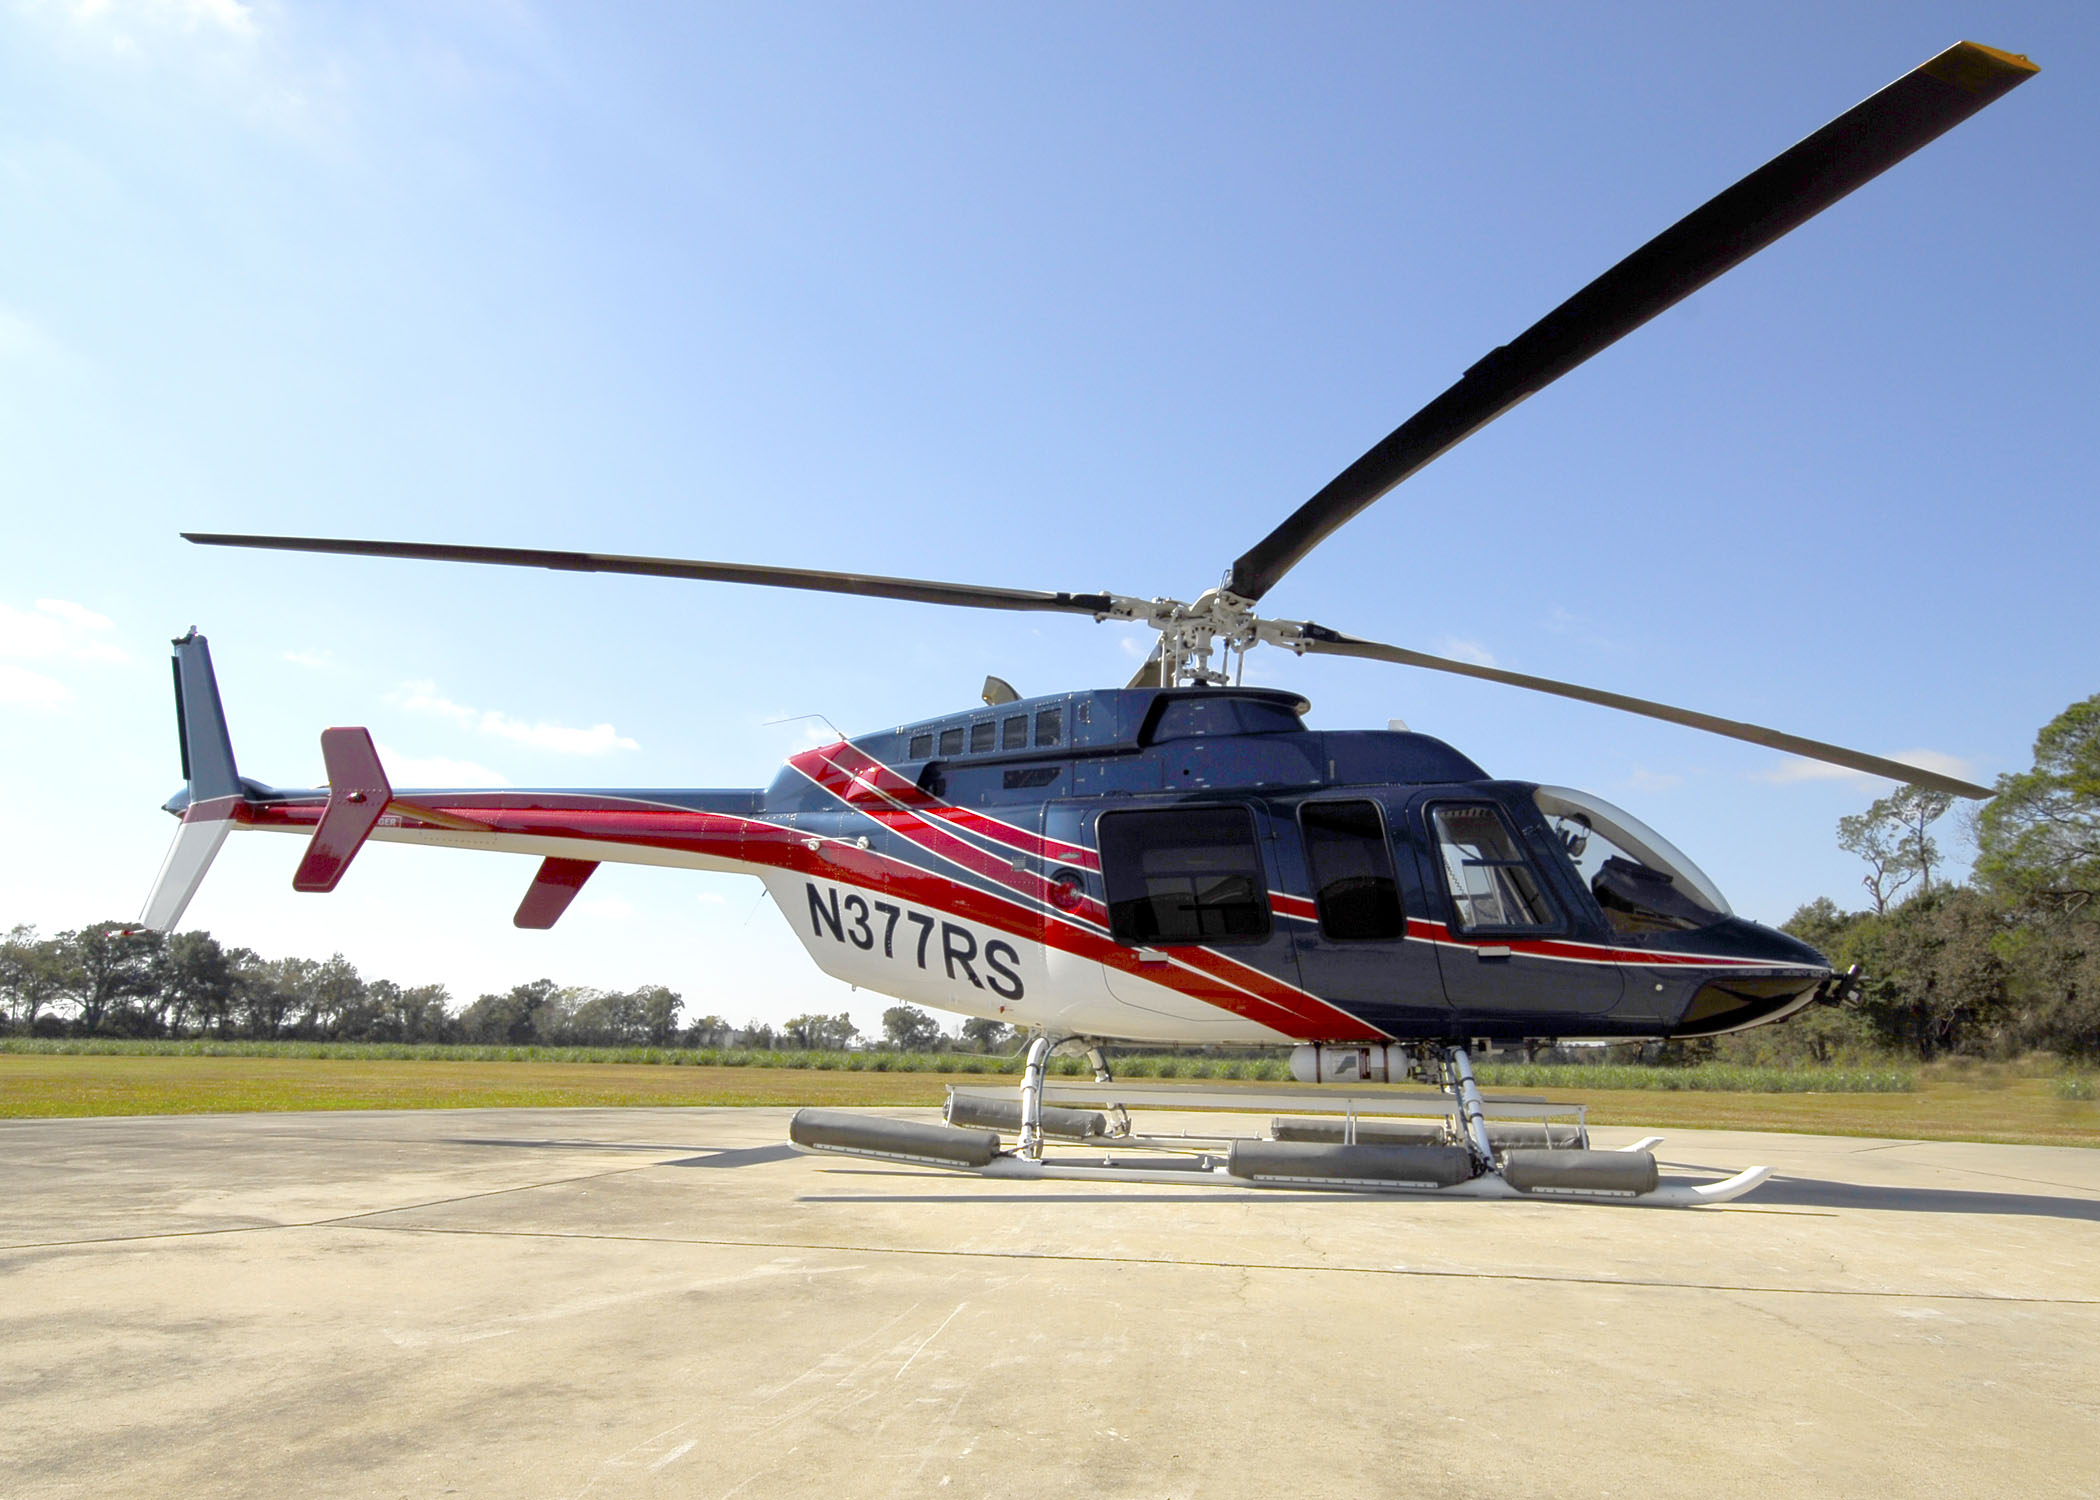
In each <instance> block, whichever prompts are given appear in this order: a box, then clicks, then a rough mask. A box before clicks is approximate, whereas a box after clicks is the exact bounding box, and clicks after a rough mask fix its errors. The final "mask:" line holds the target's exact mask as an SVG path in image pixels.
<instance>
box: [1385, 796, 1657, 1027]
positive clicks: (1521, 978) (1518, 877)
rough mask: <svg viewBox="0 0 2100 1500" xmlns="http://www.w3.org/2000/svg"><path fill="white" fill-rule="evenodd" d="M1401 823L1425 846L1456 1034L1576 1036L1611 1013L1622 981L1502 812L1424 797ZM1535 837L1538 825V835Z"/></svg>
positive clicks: (1495, 805) (1488, 805)
mask: <svg viewBox="0 0 2100 1500" xmlns="http://www.w3.org/2000/svg"><path fill="white" fill-rule="evenodd" d="M1408 812H1409V817H1410V819H1411V821H1413V822H1414V823H1415V825H1416V830H1417V831H1418V834H1419V836H1421V837H1423V838H1424V840H1425V845H1424V847H1425V850H1426V852H1427V855H1428V858H1427V863H1428V864H1429V865H1430V867H1431V876H1432V878H1433V879H1434V881H1435V882H1436V886H1437V890H1436V895H1437V898H1438V900H1437V905H1438V907H1439V908H1440V909H1439V910H1437V911H1436V912H1434V913H1433V917H1434V920H1436V921H1437V922H1439V923H1440V924H1442V926H1443V928H1444V932H1443V933H1442V934H1440V939H1441V940H1440V941H1439V943H1438V946H1437V957H1438V960H1439V962H1440V964H1441V967H1442V969H1443V975H1444V993H1445V995H1446V996H1448V997H1449V999H1450V1001H1451V1004H1452V1007H1453V1008H1454V1010H1455V1011H1456V1012H1457V1014H1456V1015H1454V1016H1453V1017H1452V1023H1453V1025H1454V1026H1455V1027H1456V1028H1457V1029H1458V1030H1459V1031H1460V1032H1461V1033H1464V1034H1469V1035H1479V1036H1495V1037H1501V1038H1504V1039H1509V1040H1514V1039H1516V1038H1517V1037H1518V1036H1556V1035H1562V1034H1575V1035H1579V1034H1580V1030H1581V1025H1582V1022H1583V1021H1584V1020H1585V1019H1588V1018H1601V1017H1603V1016H1606V1015H1608V1014H1610V1012H1611V1010H1612V1008H1613V1007H1614V1006H1616V1005H1617V1004H1618V1003H1619V1000H1620V997H1621V995H1622V994H1623V992H1624V988H1625V979H1624V976H1623V975H1622V974H1621V973H1620V970H1619V966H1618V964H1616V963H1615V962H1613V961H1612V958H1611V956H1610V954H1609V953H1608V952H1607V951H1605V950H1602V949H1599V948H1598V947H1596V946H1595V945H1594V944H1591V943H1587V942H1584V941H1582V939H1583V938H1584V937H1586V936H1587V934H1586V933H1584V932H1581V931H1579V930H1578V926H1577V924H1576V922H1575V921H1574V919H1573V918H1572V916H1571V914H1570V913H1569V911H1568V909H1567V907H1568V902H1567V896H1566V893H1565V892H1564V891H1562V890H1561V889H1559V887H1558V884H1557V883H1556V882H1554V881H1552V880H1550V879H1549V878H1548V877H1547V875H1546V873H1545V871H1544V868H1543V865H1542V862H1541V861H1540V859H1539V858H1538V856H1537V855H1536V853H1535V852H1534V851H1533V850H1532V848H1531V847H1530V843H1529V841H1528V840H1527V839H1526V838H1525V837H1524V836H1523V835H1524V834H1525V833H1526V832H1532V831H1535V830H1531V829H1530V827H1529V824H1530V822H1531V821H1532V820H1530V819H1527V820H1526V826H1525V827H1524V828H1521V829H1520V828H1519V826H1518V823H1517V821H1516V820H1515V819H1514V818H1513V817H1512V816H1511V813H1510V810H1509V809H1508V808H1507V807H1505V806H1503V805H1502V804H1501V803H1500V802H1497V801H1494V800H1492V799H1489V798H1485V797H1452V796H1450V795H1448V794H1444V795H1439V794H1430V795H1428V796H1425V797H1422V798H1420V799H1418V800H1417V801H1416V802H1415V803H1413V804H1412V805H1411V806H1410V807H1409V809H1408ZM1536 831H1537V832H1539V833H1540V836H1543V825H1541V829H1540V830H1536Z"/></svg>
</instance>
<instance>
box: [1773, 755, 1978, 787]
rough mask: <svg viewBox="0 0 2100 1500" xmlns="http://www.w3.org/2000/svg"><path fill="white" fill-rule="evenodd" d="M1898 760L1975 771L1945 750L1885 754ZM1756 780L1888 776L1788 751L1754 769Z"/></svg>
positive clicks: (1924, 767) (1882, 780)
mask: <svg viewBox="0 0 2100 1500" xmlns="http://www.w3.org/2000/svg"><path fill="white" fill-rule="evenodd" d="M1888 758H1889V759H1890V760H1900V761H1902V762H1903V763H1904V764H1905V765H1909V766H1916V767H1917V768H1918V769H1919V770H1921V771H1938V772H1939V773H1940V774H1941V775H1943V776H1959V777H1961V778H1963V779H1964V780H1967V779H1971V778H1973V777H1974V775H1975V771H1974V768H1973V763H1972V762H1971V761H1969V760H1967V759H1965V758H1964V757H1962V756H1959V755H1949V754H1948V753H1947V752H1946V751H1944V750H1898V751H1896V752H1894V753H1893V754H1891V755H1890V756H1889V757H1888ZM1754 774H1755V775H1756V777H1757V779H1758V780H1759V781H1770V782H1775V783H1777V784H1779V785H1781V786H1786V785H1791V784H1793V783H1796V782H1804V781H1852V782H1857V783H1859V784H1861V785H1868V784H1875V785H1887V784H1888V778H1887V777H1885V776H1875V775H1872V774H1870V773H1868V772H1866V771H1855V770H1853V769H1852V768H1851V767H1850V766H1834V765H1832V764H1830V762H1829V761H1825V760H1808V759H1805V758H1803V757H1801V756H1798V755H1790V756H1788V757H1787V758H1786V759H1785V760H1783V761H1781V762H1780V763H1779V764H1778V765H1776V766H1774V767H1772V769H1770V770H1769V771H1758V772H1756V773H1754Z"/></svg>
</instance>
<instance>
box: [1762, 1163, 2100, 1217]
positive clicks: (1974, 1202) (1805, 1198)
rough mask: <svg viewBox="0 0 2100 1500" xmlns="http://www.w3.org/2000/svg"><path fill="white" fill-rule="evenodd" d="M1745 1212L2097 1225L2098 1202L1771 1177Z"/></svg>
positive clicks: (2027, 1195) (2032, 1194)
mask: <svg viewBox="0 0 2100 1500" xmlns="http://www.w3.org/2000/svg"><path fill="white" fill-rule="evenodd" d="M1744 1206H1745V1207H1749V1208H1825V1209H1867V1210H1871V1211H1876V1212H1893V1213H1913V1214H1995V1215H2011V1216H2021V1217H2029V1218H2044V1219H2084V1220H2087V1221H2089V1222H2092V1223H2100V1198H2066V1197H2060V1196H2057V1195H2054V1194H2049V1193H1993V1192H1979V1191H1976V1190H1974V1189H1970V1188H1924V1187H1888V1186H1883V1185H1880V1184H1875V1183H1865V1182H1832V1181H1830V1180H1829V1179H1827V1178H1821V1177H1781V1176H1778V1175H1776V1174H1775V1175H1774V1176H1773V1177H1771V1178H1770V1179H1769V1180H1767V1181H1766V1182H1765V1183H1764V1184H1763V1185H1762V1186H1760V1187H1759V1188H1758V1190H1757V1192H1756V1193H1755V1194H1754V1195H1753V1196H1752V1197H1750V1198H1748V1199H1746V1200H1745V1204H1744Z"/></svg>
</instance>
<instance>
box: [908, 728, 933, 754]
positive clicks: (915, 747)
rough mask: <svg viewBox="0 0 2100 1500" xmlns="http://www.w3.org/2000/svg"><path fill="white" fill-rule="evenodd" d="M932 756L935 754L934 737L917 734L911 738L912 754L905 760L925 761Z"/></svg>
mask: <svg viewBox="0 0 2100 1500" xmlns="http://www.w3.org/2000/svg"><path fill="white" fill-rule="evenodd" d="M931 754H933V736H932V735H930V734H915V735H913V736H912V737H911V753H910V754H909V755H907V756H905V757H904V758H905V759H906V760H924V759H926V757H927V756H929V755H931Z"/></svg>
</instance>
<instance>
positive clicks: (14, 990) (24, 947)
mask: <svg viewBox="0 0 2100 1500" xmlns="http://www.w3.org/2000/svg"><path fill="white" fill-rule="evenodd" d="M65 987H66V969H65V954H64V952H63V950H62V947H61V944H60V943H59V940H58V939H57V938H39V937H38V936H37V935H36V929H35V928H34V927H17V928H15V929H14V930H13V931H12V932H10V933H8V935H7V937H6V939H5V940H4V941H0V995H4V996H6V998H7V1002H8V1007H9V1009H10V1010H11V1011H12V1013H13V1019H14V1025H15V1029H16V1030H17V1031H20V1032H22V1033H23V1034H24V1035H28V1034H29V1033H32V1032H34V1031H35V1030H36V1020H37V1014H38V1013H39V1012H40V1011H42V1010H43V1009H44V1008H45V1007H47V1006H49V1005H50V1004H51V1003H52V1002H53V1001H55V1000H57V999H58V998H59V996H60V995H62V994H64V993H65Z"/></svg>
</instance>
